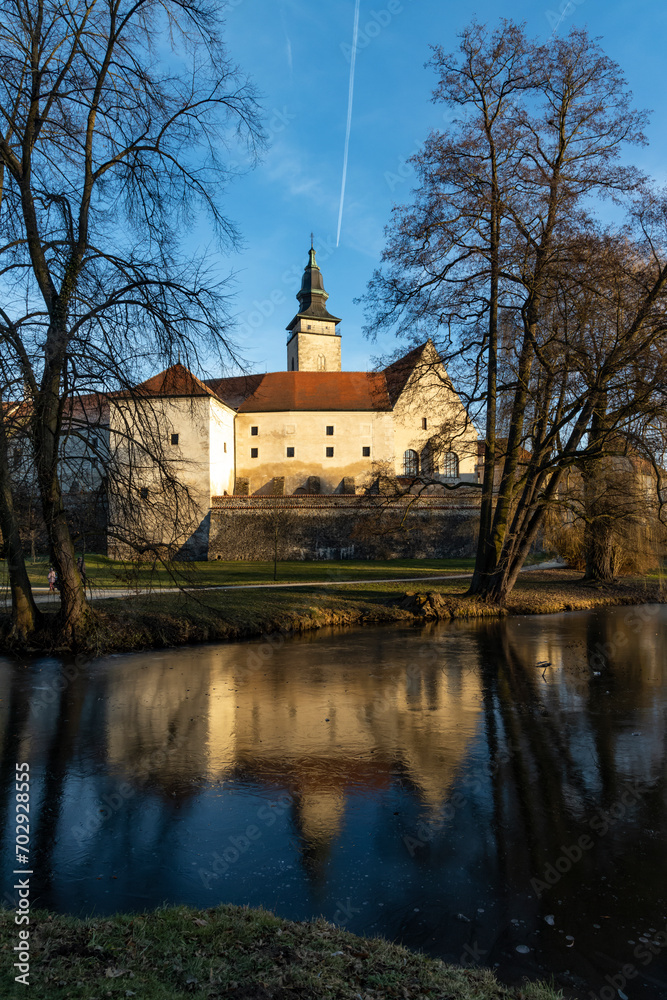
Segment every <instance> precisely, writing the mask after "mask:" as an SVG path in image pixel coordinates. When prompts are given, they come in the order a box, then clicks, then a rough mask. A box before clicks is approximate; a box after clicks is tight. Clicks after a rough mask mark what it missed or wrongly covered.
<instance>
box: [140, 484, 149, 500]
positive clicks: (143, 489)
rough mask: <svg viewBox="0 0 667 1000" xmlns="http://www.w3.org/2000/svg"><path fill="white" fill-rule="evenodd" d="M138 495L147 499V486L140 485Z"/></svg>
mask: <svg viewBox="0 0 667 1000" xmlns="http://www.w3.org/2000/svg"><path fill="white" fill-rule="evenodd" d="M139 496H140V497H141V499H142V500H148V487H147V486H142V487H141V489H140V490H139Z"/></svg>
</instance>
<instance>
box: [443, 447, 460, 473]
mask: <svg viewBox="0 0 667 1000" xmlns="http://www.w3.org/2000/svg"><path fill="white" fill-rule="evenodd" d="M442 474H443V476H444V477H445V479H458V478H459V456H458V455H457V454H456V452H455V451H448V452H445V454H444V455H443V456H442Z"/></svg>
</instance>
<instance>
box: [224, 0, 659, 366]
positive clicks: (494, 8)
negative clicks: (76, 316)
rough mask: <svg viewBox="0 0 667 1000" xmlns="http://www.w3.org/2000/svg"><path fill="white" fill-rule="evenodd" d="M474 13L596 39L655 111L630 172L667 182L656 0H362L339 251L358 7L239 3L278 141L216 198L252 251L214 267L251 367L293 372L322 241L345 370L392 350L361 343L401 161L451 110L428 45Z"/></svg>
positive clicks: (448, 42)
mask: <svg viewBox="0 0 667 1000" xmlns="http://www.w3.org/2000/svg"><path fill="white" fill-rule="evenodd" d="M473 16H476V17H477V19H478V20H480V21H482V22H487V23H495V22H496V21H497V19H498V18H499V17H501V16H504V17H508V18H513V19H514V20H517V21H523V20H525V21H526V24H527V28H528V32H529V34H530V35H533V36H538V37H540V38H542V39H546V38H547V37H548V36H549V35H550V34H551V32H552V31H554V30H556V31H560V32H567V31H568V29H569V27H570V26H571V25H572V24H577V25H579V26H586V27H587V28H588V30H589V31H590V33H591V34H592V35H594V36H600V37H601V40H602V46H603V48H604V49H605V51H606V52H607V54H608V55H609V56H611V58H613V59H615V60H616V61H617V62H618V63H619V64H620V66H621V68H622V69H623V71H624V73H625V75H626V78H627V80H628V82H629V85H630V87H631V89H632V91H633V93H634V96H635V104H636V105H637V106H639V107H643V108H649V109H653V114H652V116H651V125H650V128H649V130H648V136H649V140H650V145H649V147H647V148H645V149H638V150H635V151H633V153H632V158H633V161H634V162H635V163H637V165H639V166H640V167H642V168H643V169H644V170H645V171H647V172H648V173H649V174H651V175H652V176H653V177H655V178H656V179H657V180H658V181H660V182H661V183H665V182H667V170H666V169H665V164H666V162H667V110H666V108H665V101H664V74H665V55H664V53H665V48H666V42H667V31H666V27H667V8H666V7H665V6H664V5H663V4H661V3H657V2H654V0H651V2H646V0H645V2H641V0H639V2H634V3H628V2H621V0H604V2H603V0H576V2H574V0H571V2H570V3H569V5H568V4H567V0H563V2H561V0H544V2H542V0H538V2H537V3H529V2H527V0H524V2H515V3H512V4H511V5H508V6H507V7H501V6H500V5H498V4H497V3H491V2H489V0H485V2H479V3H477V4H467V3H459V4H453V3H450V2H446V0H444V2H443V0H376V2H375V3H371V2H369V0H361V7H360V20H359V47H358V54H357V61H356V74H355V92H354V107H353V115H352V128H351V134H350V150H349V166H348V175H347V190H346V198H345V206H344V214H343V219H342V231H341V238H340V245H339V246H338V247H337V248H336V231H337V225H338V211H339V200H340V189H341V174H342V166H343V148H344V141H345V128H346V120H347V103H348V82H349V73H350V47H351V41H352V29H353V19H354V0H335V2H332V0H329V2H328V3H326V2H322V0H319V2H315V0H230V2H229V4H228V10H227V15H226V19H227V29H226V35H227V44H228V48H229V53H230V55H231V57H232V58H233V59H234V60H235V61H236V62H238V64H239V65H240V66H241V68H242V69H243V70H244V71H245V72H246V73H247V74H248V75H249V76H250V77H251V78H252V79H253V80H254V82H255V84H256V86H257V87H258V89H259V90H260V92H261V93H262V95H263V105H264V108H265V111H266V127H267V130H268V132H269V135H270V147H269V149H268V151H267V153H266V154H265V155H264V157H263V159H262V161H261V162H260V164H259V165H258V166H257V167H256V168H255V169H254V170H253V171H252V172H250V173H248V174H246V175H244V176H242V177H240V178H238V179H237V180H235V181H234V183H233V184H232V185H231V186H230V188H229V189H228V190H227V192H226V194H225V196H224V199H223V205H224V207H225V211H226V214H227V215H228V216H230V217H231V218H232V219H233V220H234V221H235V223H236V224H237V226H238V228H239V230H240V232H241V235H242V238H243V243H244V248H243V250H242V251H241V252H240V253H238V254H234V255H232V256H230V257H228V258H225V259H223V260H221V262H220V263H221V267H222V268H223V269H224V270H225V271H226V270H229V269H232V270H233V271H235V272H236V284H235V295H234V301H233V304H232V309H233V313H234V315H235V317H236V320H237V329H236V332H235V334H234V336H235V339H236V341H237V343H238V344H239V346H240V348H241V350H242V352H243V353H244V355H245V356H246V358H247V359H248V362H249V364H250V366H251V367H252V369H253V370H255V371H279V370H284V369H285V367H286V361H285V358H286V352H285V343H286V333H285V327H286V325H287V323H288V322H289V321H290V319H291V318H292V316H293V315H294V314H295V312H296V310H297V302H296V298H295V295H296V292H297V291H298V288H299V284H300V275H301V272H302V270H303V267H304V266H305V263H306V260H307V251H308V247H309V245H310V232H311V230H312V231H313V232H314V234H315V246H316V249H317V250H318V262H319V263H320V265H321V267H322V271H323V274H324V279H325V287H326V289H327V291H328V292H329V295H330V299H329V303H328V305H329V308H330V310H331V312H333V313H334V315H336V316H340V317H342V319H343V323H342V324H341V332H342V335H343V344H342V347H343V368H344V369H347V370H364V369H366V368H367V367H368V366H369V365H370V364H371V359H372V358H374V357H376V356H378V355H380V354H387V353H390V352H391V351H393V350H394V349H395V348H396V346H397V342H396V341H395V339H393V338H392V337H391V336H390V335H388V336H384V337H383V338H382V339H381V340H378V341H377V342H376V343H371V342H369V341H368V340H367V339H365V338H364V336H363V334H362V332H361V328H362V323H363V315H362V308H361V306H359V305H355V304H354V301H353V300H354V299H355V298H356V297H358V296H359V295H361V294H363V292H364V290H365V287H366V284H367V282H368V280H369V278H370V276H371V274H372V272H373V269H374V268H375V267H376V266H377V265H378V263H379V259H380V254H381V251H382V246H383V229H384V226H385V225H386V224H387V222H388V220H389V216H390V212H391V208H392V205H393V204H395V203H401V202H404V201H408V200H409V199H410V192H411V188H412V182H413V175H412V173H411V171H410V170H409V167H408V166H407V165H406V160H407V158H408V157H409V156H410V154H411V153H413V152H414V151H415V150H416V149H417V148H418V147H419V145H420V144H421V143H422V141H423V140H424V138H425V137H426V135H427V132H428V130H429V128H431V127H434V126H438V125H442V124H443V115H444V113H445V109H444V107H443V106H441V105H440V106H437V105H434V104H432V103H431V101H430V95H431V90H432V87H433V83H434V75H433V71H432V70H429V69H425V68H424V63H425V62H426V61H427V60H428V58H429V45H430V44H431V43H439V44H442V45H443V46H444V48H445V49H446V50H451V49H454V48H455V47H456V44H457V33H458V32H459V31H460V30H461V29H462V28H464V27H465V26H466V25H467V24H468V23H469V22H470V21H471V19H472V18H473Z"/></svg>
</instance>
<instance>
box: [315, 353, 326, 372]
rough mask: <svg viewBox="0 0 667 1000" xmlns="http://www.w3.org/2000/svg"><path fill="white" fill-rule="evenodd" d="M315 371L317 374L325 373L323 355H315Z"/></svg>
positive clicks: (324, 358)
mask: <svg viewBox="0 0 667 1000" xmlns="http://www.w3.org/2000/svg"><path fill="white" fill-rule="evenodd" d="M317 370H318V372H325V371H326V370H327V359H326V357H325V356H324V354H318V355H317Z"/></svg>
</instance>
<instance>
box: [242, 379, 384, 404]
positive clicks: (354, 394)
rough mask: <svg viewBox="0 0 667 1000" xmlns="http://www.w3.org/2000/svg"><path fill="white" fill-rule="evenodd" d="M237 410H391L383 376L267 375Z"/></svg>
mask: <svg viewBox="0 0 667 1000" xmlns="http://www.w3.org/2000/svg"><path fill="white" fill-rule="evenodd" d="M238 409H239V413H266V412H269V411H280V410H391V402H390V400H389V395H388V393H387V382H386V379H385V377H384V373H383V372H378V373H375V372H270V373H269V374H267V375H264V376H262V379H261V381H260V382H259V384H258V385H257V387H256V388H255V389H254V391H253V392H252V393H251V394H250V395H249V396H248V397H247V399H245V400H244V401H243V403H241V405H240V406H239V408H238Z"/></svg>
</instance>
